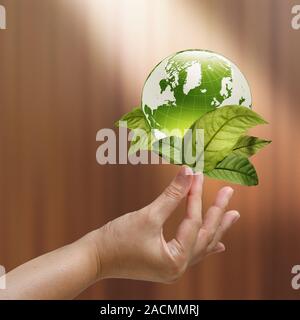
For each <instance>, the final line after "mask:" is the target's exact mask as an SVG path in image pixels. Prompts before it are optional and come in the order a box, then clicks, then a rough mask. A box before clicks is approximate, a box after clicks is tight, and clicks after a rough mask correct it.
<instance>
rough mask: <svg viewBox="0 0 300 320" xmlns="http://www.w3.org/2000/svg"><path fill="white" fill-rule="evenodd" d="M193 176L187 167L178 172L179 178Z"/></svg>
mask: <svg viewBox="0 0 300 320" xmlns="http://www.w3.org/2000/svg"><path fill="white" fill-rule="evenodd" d="M193 174H194V172H193V170H192V169H191V168H190V167H188V166H183V167H182V168H181V170H180V172H179V175H181V176H188V175H193Z"/></svg>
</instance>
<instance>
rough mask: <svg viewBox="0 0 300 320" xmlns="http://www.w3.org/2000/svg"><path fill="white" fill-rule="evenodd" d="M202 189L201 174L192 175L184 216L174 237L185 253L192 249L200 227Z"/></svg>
mask: <svg viewBox="0 0 300 320" xmlns="http://www.w3.org/2000/svg"><path fill="white" fill-rule="evenodd" d="M202 189H203V174H202V173H200V174H197V175H195V176H194V179H193V182H192V185H191V188H190V191H189V193H188V197H187V208H186V216H185V217H184V219H183V221H182V222H181V223H180V225H179V227H178V230H177V233H176V237H175V238H176V240H177V241H178V242H179V243H180V245H181V247H182V249H183V250H184V251H185V252H186V253H188V252H190V251H191V250H192V249H193V247H194V244H195V242H196V239H197V236H198V232H199V229H200V227H201V223H202V212H201V211H202V204H201V202H202Z"/></svg>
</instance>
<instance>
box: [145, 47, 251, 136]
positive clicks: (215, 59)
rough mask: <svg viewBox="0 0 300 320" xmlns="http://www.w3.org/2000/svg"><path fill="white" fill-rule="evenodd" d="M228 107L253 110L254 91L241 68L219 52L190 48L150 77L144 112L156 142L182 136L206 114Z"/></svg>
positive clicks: (160, 66) (160, 67) (165, 61)
mask: <svg viewBox="0 0 300 320" xmlns="http://www.w3.org/2000/svg"><path fill="white" fill-rule="evenodd" d="M226 105H240V106H244V107H247V108H251V92H250V88H249V85H248V83H247V80H246V79H245V77H244V75H243V74H242V72H241V71H240V70H239V68H238V67H237V66H236V65H235V64H234V63H233V62H231V61H230V60H228V59H227V58H225V57H223V56H222V55H220V54H218V53H214V52H212V51H207V50H198V49H191V50H185V51H180V52H177V53H175V54H173V55H170V56H169V57H167V58H165V59H164V60H162V61H161V62H160V63H159V64H158V65H157V66H156V67H155V68H154V69H153V70H152V71H151V73H150V74H149V76H148V78H147V79H146V82H145V85H144V88H143V92H142V103H141V106H142V110H143V112H144V115H145V117H146V119H147V121H148V123H149V125H150V127H151V129H152V132H153V133H154V136H155V138H156V139H160V138H163V137H165V136H168V135H170V132H172V131H173V133H172V134H173V135H174V130H176V132H177V134H176V135H178V136H183V135H184V132H185V130H186V129H188V128H189V127H190V126H191V125H192V124H193V123H194V122H195V121H196V120H197V119H199V118H200V117H201V116H202V115H203V114H204V113H206V112H209V111H212V110H214V109H215V108H220V107H223V106H226Z"/></svg>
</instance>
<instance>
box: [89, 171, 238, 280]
mask: <svg viewBox="0 0 300 320" xmlns="http://www.w3.org/2000/svg"><path fill="white" fill-rule="evenodd" d="M202 186H203V175H202V174H199V175H192V172H191V169H190V168H188V167H182V168H181V170H180V171H179V173H178V175H177V176H176V177H175V179H174V180H173V181H172V183H171V184H170V185H169V186H168V187H167V188H166V189H165V190H164V192H163V193H162V194H161V195H160V196H159V197H158V198H157V199H156V200H154V201H153V202H152V203H151V204H149V205H148V206H146V207H144V208H142V209H140V210H138V211H134V212H131V213H128V214H126V215H124V216H121V217H119V218H117V219H115V220H113V221H111V222H109V223H108V224H106V225H105V226H104V227H102V228H100V229H98V230H96V231H94V232H92V239H94V243H95V245H96V246H95V248H96V249H97V261H98V280H99V279H104V278H127V279H136V280H147V281H155V282H163V283H172V282H174V281H176V280H177V279H178V278H179V277H180V276H181V275H182V274H183V273H184V272H185V270H186V269H187V267H188V266H190V265H193V264H195V263H197V262H199V261H200V260H202V259H203V258H205V257H206V256H208V255H210V254H213V253H219V252H222V251H224V250H225V246H224V244H223V243H221V242H220V240H221V238H222V236H223V235H224V233H225V232H226V231H227V230H228V229H229V228H230V227H231V226H232V224H233V223H234V222H235V221H236V220H238V218H239V213H238V212H237V211H234V210H230V211H227V212H225V208H226V206H227V205H228V202H229V200H230V198H231V196H232V194H233V189H232V188H230V187H224V188H222V189H221V190H220V191H219V192H218V194H217V196H216V199H215V202H214V204H213V206H211V207H210V208H209V209H208V211H207V213H206V215H205V217H204V220H202ZM185 197H186V198H187V203H186V213H185V216H184V218H183V220H182V221H181V223H180V225H179V227H178V230H177V232H176V235H175V237H174V239H173V240H171V241H169V242H166V240H165V238H164V236H163V226H164V223H165V222H166V220H167V219H168V218H169V217H170V215H171V214H172V212H173V211H174V209H175V208H176V207H177V206H178V205H179V203H180V202H181V200H182V199H183V198H185Z"/></svg>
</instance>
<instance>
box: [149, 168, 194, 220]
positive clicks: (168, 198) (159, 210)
mask: <svg viewBox="0 0 300 320" xmlns="http://www.w3.org/2000/svg"><path fill="white" fill-rule="evenodd" d="M192 181H193V171H192V169H191V168H189V167H187V166H183V167H181V168H180V171H179V172H178V174H177V176H176V177H175V178H174V179H173V181H172V182H171V184H170V185H169V186H168V187H167V188H166V189H165V190H164V192H163V193H162V194H161V195H160V196H159V197H158V198H156V199H155V200H154V201H153V202H152V203H151V205H150V208H151V212H153V213H154V214H156V215H158V218H159V220H160V222H161V223H162V224H163V223H164V222H165V221H166V220H167V219H168V217H169V216H170V215H171V213H172V212H173V211H174V209H175V208H176V207H177V206H178V205H179V203H180V202H181V200H182V199H183V198H184V197H185V196H186V195H187V193H188V192H189V190H190V187H191V184H192Z"/></svg>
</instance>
